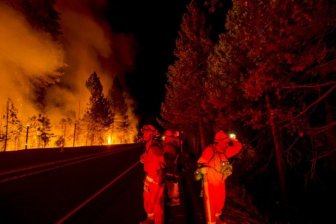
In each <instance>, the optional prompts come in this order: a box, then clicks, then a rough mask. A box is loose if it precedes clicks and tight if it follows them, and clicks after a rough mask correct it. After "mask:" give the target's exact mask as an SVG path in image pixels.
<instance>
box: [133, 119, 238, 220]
mask: <svg viewBox="0 0 336 224" xmlns="http://www.w3.org/2000/svg"><path fill="white" fill-rule="evenodd" d="M141 132H142V134H143V141H144V142H145V143H146V145H145V152H144V153H143V154H142V155H141V158H140V162H141V163H143V166H144V171H145V173H146V177H145V180H144V191H143V199H144V209H145V211H146V214H147V219H146V220H144V221H142V222H141V223H142V224H149V223H153V224H161V223H164V203H165V192H167V196H168V197H167V198H168V200H167V201H168V205H169V206H176V205H179V204H180V194H179V171H178V170H179V167H178V165H179V162H178V161H179V154H180V151H181V150H180V148H181V146H182V145H181V144H182V142H181V138H180V137H179V134H180V133H179V132H178V131H174V130H170V129H168V130H166V131H165V132H164V133H163V136H161V135H160V134H159V132H158V130H157V129H156V128H155V127H154V126H153V125H144V126H143V128H142V129H141ZM241 148H242V144H241V143H240V142H239V141H238V140H237V138H236V136H235V135H234V134H228V133H226V132H224V131H222V130H220V131H218V132H216V134H215V137H214V143H213V144H211V145H209V146H207V147H206V148H205V149H204V150H203V152H202V155H201V156H200V158H199V159H198V161H197V169H196V171H195V173H194V177H195V179H196V180H201V181H202V190H203V199H204V209H205V216H206V223H207V224H215V223H225V222H223V220H222V215H221V213H222V208H223V207H224V203H225V196H226V191H225V180H226V178H227V177H228V176H229V175H231V173H232V165H231V164H230V162H229V158H231V157H233V156H235V155H237V154H238V153H239V152H240V150H241ZM165 189H166V190H165Z"/></svg>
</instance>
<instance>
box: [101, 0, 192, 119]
mask: <svg viewBox="0 0 336 224" xmlns="http://www.w3.org/2000/svg"><path fill="white" fill-rule="evenodd" d="M188 2H189V1H186V0H164V1H157V2H155V3H150V2H147V1H146V2H144V1H136V0H127V1H118V2H116V1H111V2H110V3H109V7H108V10H107V18H108V21H109V23H110V24H111V27H112V29H113V31H114V32H122V33H127V34H131V35H133V36H134V38H135V42H136V44H135V49H134V50H135V68H134V70H133V71H132V72H129V74H127V75H126V80H127V84H128V86H129V88H130V93H131V95H132V96H133V98H134V99H135V101H136V102H137V106H136V114H138V115H139V116H140V124H141V123H148V122H150V123H152V122H155V120H156V118H157V117H158V116H159V113H160V105H161V103H162V101H163V100H164V92H165V87H164V84H165V80H166V73H167V69H168V66H169V65H170V64H171V63H172V62H173V61H174V56H173V51H174V48H175V39H176V37H177V36H178V30H179V27H180V23H181V21H182V14H183V13H184V12H186V5H187V3H188Z"/></svg>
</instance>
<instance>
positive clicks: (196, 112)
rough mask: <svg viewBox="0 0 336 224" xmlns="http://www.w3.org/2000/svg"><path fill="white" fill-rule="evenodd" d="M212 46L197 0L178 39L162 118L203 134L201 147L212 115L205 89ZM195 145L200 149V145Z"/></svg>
mask: <svg viewBox="0 0 336 224" xmlns="http://www.w3.org/2000/svg"><path fill="white" fill-rule="evenodd" d="M211 49H212V42H211V40H210V37H209V30H208V29H207V28H206V18H205V16H204V13H203V12H202V11H201V9H200V7H199V6H198V4H197V2H196V1H191V3H190V4H189V5H188V6H187V12H186V13H185V14H184V15H183V19H182V23H181V28H180V31H179V36H178V38H177V40H176V49H175V51H174V55H175V57H176V61H175V62H174V64H172V65H171V66H169V68H168V73H167V79H168V80H167V84H166V96H165V101H164V103H163V104H162V107H161V117H162V118H163V120H165V121H168V122H169V123H170V125H173V126H175V127H179V128H182V129H184V130H188V131H186V133H189V134H190V135H191V136H199V138H198V139H199V140H200V146H201V148H203V147H205V145H206V136H205V130H207V127H206V126H207V125H208V123H209V118H210V117H211V116H209V109H208V104H207V100H206V93H205V88H204V81H205V78H206V76H207V63H206V59H207V57H208V56H209V53H210V51H211ZM195 130H198V131H197V132H195ZM195 146H196V148H195V149H196V150H197V151H199V150H200V148H199V146H198V145H195ZM196 153H197V152H196Z"/></svg>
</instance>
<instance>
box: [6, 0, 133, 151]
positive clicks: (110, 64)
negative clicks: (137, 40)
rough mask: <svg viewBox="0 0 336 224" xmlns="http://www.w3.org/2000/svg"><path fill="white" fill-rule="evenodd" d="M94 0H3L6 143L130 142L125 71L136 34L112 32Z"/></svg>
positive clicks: (16, 145)
mask: <svg viewBox="0 0 336 224" xmlns="http://www.w3.org/2000/svg"><path fill="white" fill-rule="evenodd" d="M92 4H93V3H91V5H89V4H87V3H86V1H77V3H71V4H70V3H69V2H68V1H64V0H59V1H21V0H15V1H2V2H1V3H0V23H1V24H0V70H1V76H0V78H1V82H0V96H1V98H0V99H1V101H0V105H1V111H0V113H1V119H0V144H1V148H2V150H3V151H6V150H17V149H25V148H26V149H27V148H41V147H60V146H66V147H67V146H84V145H98V144H99V145H102V144H116V143H131V142H134V138H135V136H136V135H137V130H136V126H137V123H138V121H137V117H136V116H135V114H134V112H133V110H134V102H133V100H132V98H131V97H130V94H129V93H128V89H127V87H126V86H125V84H124V82H125V81H124V77H123V76H124V74H125V73H126V72H128V71H131V70H132V69H133V57H134V56H133V54H134V53H133V52H132V51H131V50H130V48H129V47H128V46H132V45H133V39H132V37H131V36H127V35H124V34H123V35H121V34H115V33H113V32H112V31H111V30H110V29H109V28H108V26H107V24H105V23H104V21H103V20H102V19H101V18H100V17H99V13H97V12H96V11H93V10H92V6H94V7H93V8H94V9H95V10H98V9H99V8H101V7H103V3H102V2H97V3H94V4H95V5H92ZM120 43H123V44H120ZM96 106H97V107H98V108H100V109H101V108H105V109H104V110H103V111H100V110H96V109H93V108H94V107H96Z"/></svg>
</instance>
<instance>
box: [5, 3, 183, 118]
mask: <svg viewBox="0 0 336 224" xmlns="http://www.w3.org/2000/svg"><path fill="white" fill-rule="evenodd" d="M8 2H10V1H8ZM16 2H19V1H16ZM29 2H31V3H34V1H29ZM36 2H38V1H36ZM187 3H188V1H185V0H183V1H182V0H171V1H169V0H164V1H150V2H148V1H135V0H133V1H131V0H123V1H121V0H114V1H106V0H99V1H93V0H78V1H68V0H56V1H55V5H54V8H55V10H56V11H57V12H58V13H59V21H58V23H59V25H60V35H59V36H58V37H57V39H56V40H55V38H53V37H52V36H51V35H50V34H48V33H47V32H44V31H42V30H39V29H36V26H33V24H29V22H28V21H27V17H26V15H25V14H24V13H23V12H22V11H17V10H16V9H15V8H11V7H10V5H11V4H2V3H1V5H0V10H1V11H0V17H1V18H0V23H1V24H0V25H1V26H0V31H1V32H0V38H1V43H0V48H1V52H0V66H1V69H2V74H1V76H0V77H1V80H2V82H1V83H2V84H1V86H0V87H1V90H0V91H1V92H0V93H1V96H2V98H3V99H6V98H7V97H10V98H12V99H13V98H14V99H20V100H18V102H15V103H16V104H17V105H20V108H19V110H21V111H27V112H25V114H26V116H29V115H31V114H32V113H38V112H39V111H38V110H39V108H37V107H36V98H34V97H33V95H34V87H33V86H32V84H31V83H35V84H36V82H37V81H36V80H38V82H37V83H40V84H41V85H46V86H47V88H46V89H45V91H44V94H45V95H44V101H45V103H44V112H46V113H48V114H49V115H50V114H55V117H56V118H57V119H58V118H59V117H61V116H70V117H72V118H78V117H79V116H80V115H81V114H83V112H84V111H85V108H86V105H87V102H88V98H89V92H88V91H87V89H86V87H85V81H86V80H87V78H88V77H89V75H90V74H92V73H93V72H96V73H97V74H98V75H99V76H100V78H101V81H102V83H103V86H104V93H105V94H106V93H107V92H108V90H109V89H110V88H111V87H112V84H113V80H114V79H115V78H116V77H118V78H119V79H120V81H121V83H122V84H123V86H124V91H125V96H126V98H127V102H128V104H129V106H130V107H132V108H131V109H132V110H135V113H136V114H137V115H139V117H140V119H141V120H142V121H143V122H150V121H153V120H155V119H156V118H157V117H158V116H159V111H160V105H161V103H162V101H163V100H164V93H165V87H164V84H165V81H166V72H167V69H168V66H169V64H171V63H172V62H173V61H174V57H173V50H174V47H175V39H176V38H177V36H178V29H179V26H180V22H181V20H182V14H183V12H185V10H186V4H187ZM34 4H35V3H34ZM36 4H37V3H36ZM32 80H33V81H34V82H32ZM18 86H19V87H20V88H18ZM13 90H15V91H13ZM34 100H35V102H34ZM3 105H4V102H2V107H3ZM129 113H130V114H132V113H131V112H129ZM131 117H134V119H135V117H136V116H135V115H134V116H133V115H132V116H131Z"/></svg>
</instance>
